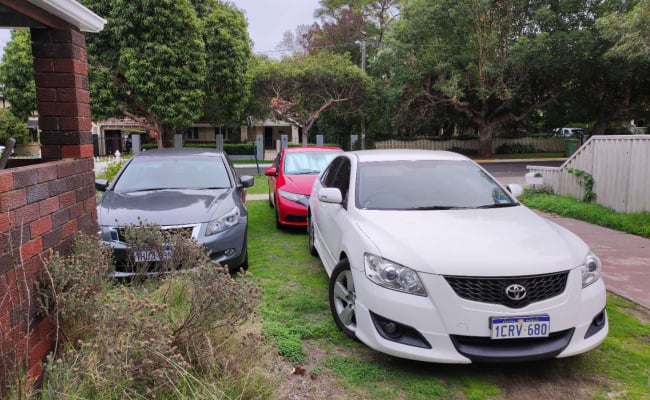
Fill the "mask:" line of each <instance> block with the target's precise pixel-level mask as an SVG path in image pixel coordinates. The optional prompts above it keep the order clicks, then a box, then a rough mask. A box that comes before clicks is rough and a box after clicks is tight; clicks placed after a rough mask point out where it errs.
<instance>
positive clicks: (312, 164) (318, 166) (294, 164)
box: [282, 151, 340, 175]
mask: <svg viewBox="0 0 650 400" xmlns="http://www.w3.org/2000/svg"><path fill="white" fill-rule="evenodd" d="M339 153H340V152H338V151H309V152H307V151H306V152H304V153H297V152H295V153H294V152H292V153H286V155H285V156H284V165H283V168H282V172H283V173H284V174H285V175H308V174H318V173H320V172H321V171H322V170H324V169H325V167H327V165H328V164H329V163H330V161H332V160H333V159H334V157H336V155H337V154H339Z"/></svg>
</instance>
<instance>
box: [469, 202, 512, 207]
mask: <svg viewBox="0 0 650 400" xmlns="http://www.w3.org/2000/svg"><path fill="white" fill-rule="evenodd" d="M518 205H519V203H495V204H485V205H483V206H478V207H476V208H503V207H514V206H518Z"/></svg>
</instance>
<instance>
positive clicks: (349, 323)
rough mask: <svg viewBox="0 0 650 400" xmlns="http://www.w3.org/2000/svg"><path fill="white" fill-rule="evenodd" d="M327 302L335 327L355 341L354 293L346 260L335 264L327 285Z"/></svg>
mask: <svg viewBox="0 0 650 400" xmlns="http://www.w3.org/2000/svg"><path fill="white" fill-rule="evenodd" d="M329 302H330V310H331V311H332V317H334V322H335V323H336V326H338V327H339V329H340V330H341V331H343V333H345V334H346V335H348V336H349V337H351V338H352V339H356V338H357V336H356V333H355V332H356V330H357V319H356V315H355V310H354V308H355V302H356V291H355V289H354V280H353V278H352V270H350V263H349V262H348V260H347V259H343V260H341V261H339V263H338V264H336V267H334V271H332V275H331V276H330V284H329Z"/></svg>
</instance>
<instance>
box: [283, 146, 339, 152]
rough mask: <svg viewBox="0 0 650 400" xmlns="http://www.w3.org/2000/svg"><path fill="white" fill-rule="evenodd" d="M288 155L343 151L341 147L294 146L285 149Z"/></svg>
mask: <svg viewBox="0 0 650 400" xmlns="http://www.w3.org/2000/svg"><path fill="white" fill-rule="evenodd" d="M284 151H285V152H287V153H304V152H308V151H343V149H341V148H340V147H334V146H292V147H287V148H285V149H284Z"/></svg>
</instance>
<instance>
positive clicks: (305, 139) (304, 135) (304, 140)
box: [302, 125, 311, 146]
mask: <svg viewBox="0 0 650 400" xmlns="http://www.w3.org/2000/svg"><path fill="white" fill-rule="evenodd" d="M310 127H311V125H310V126H307V125H305V126H303V128H302V145H303V146H307V144H308V143H309V142H308V139H309V128H310Z"/></svg>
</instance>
